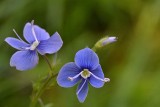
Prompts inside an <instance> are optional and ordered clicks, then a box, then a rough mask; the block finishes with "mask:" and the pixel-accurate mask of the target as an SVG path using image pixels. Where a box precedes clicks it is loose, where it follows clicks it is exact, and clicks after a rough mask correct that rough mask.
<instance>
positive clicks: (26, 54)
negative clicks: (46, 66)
mask: <svg viewBox="0 0 160 107" xmlns="http://www.w3.org/2000/svg"><path fill="white" fill-rule="evenodd" d="M37 63H38V55H37V53H36V51H18V52H16V53H15V54H13V55H12V57H11V60H10V65H11V66H12V67H13V66H15V67H16V69H17V70H20V71H25V70H29V69H32V68H33V67H35V66H36V65H37Z"/></svg>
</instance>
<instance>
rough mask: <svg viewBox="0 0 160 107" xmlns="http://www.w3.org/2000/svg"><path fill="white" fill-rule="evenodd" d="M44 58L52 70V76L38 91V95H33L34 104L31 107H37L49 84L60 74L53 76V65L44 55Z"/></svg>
mask: <svg viewBox="0 0 160 107" xmlns="http://www.w3.org/2000/svg"><path fill="white" fill-rule="evenodd" d="M43 58H44V59H45V60H46V62H47V64H48V66H49V68H50V72H49V73H50V75H49V77H48V78H47V80H46V81H45V82H44V84H43V85H42V86H41V88H40V89H39V90H38V92H37V93H36V94H32V102H31V104H30V107H35V106H36V104H37V102H38V99H39V98H40V96H41V95H42V93H43V92H44V90H45V89H46V87H47V85H48V84H49V82H50V81H51V80H52V79H53V78H54V77H56V76H57V75H58V74H54V75H53V74H52V72H53V69H52V65H51V63H50V62H49V60H48V58H47V57H46V56H45V55H44V56H43Z"/></svg>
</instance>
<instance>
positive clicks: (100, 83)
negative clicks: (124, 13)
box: [89, 65, 104, 88]
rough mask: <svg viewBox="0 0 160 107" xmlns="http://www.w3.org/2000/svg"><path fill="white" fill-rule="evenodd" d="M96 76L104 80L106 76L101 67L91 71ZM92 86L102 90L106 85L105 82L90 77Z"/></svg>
mask: <svg viewBox="0 0 160 107" xmlns="http://www.w3.org/2000/svg"><path fill="white" fill-rule="evenodd" d="M91 72H92V73H93V74H94V75H96V76H97V77H99V78H102V79H104V74H103V71H102V68H101V65H99V66H98V67H97V68H96V69H95V70H92V71H91ZM89 82H90V84H91V85H92V86H93V87H95V88H100V87H102V86H103V85H104V82H103V81H101V80H98V79H96V78H95V77H94V76H92V75H91V76H90V78H89Z"/></svg>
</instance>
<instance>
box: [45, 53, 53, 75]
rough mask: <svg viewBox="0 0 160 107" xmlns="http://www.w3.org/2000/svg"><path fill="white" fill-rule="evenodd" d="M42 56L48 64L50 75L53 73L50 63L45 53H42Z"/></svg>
mask: <svg viewBox="0 0 160 107" xmlns="http://www.w3.org/2000/svg"><path fill="white" fill-rule="evenodd" d="M43 58H44V59H45V61H46V62H47V64H48V66H49V68H50V72H49V75H50V76H51V75H53V73H52V72H53V68H52V64H51V63H50V62H49V59H48V58H47V56H46V55H43Z"/></svg>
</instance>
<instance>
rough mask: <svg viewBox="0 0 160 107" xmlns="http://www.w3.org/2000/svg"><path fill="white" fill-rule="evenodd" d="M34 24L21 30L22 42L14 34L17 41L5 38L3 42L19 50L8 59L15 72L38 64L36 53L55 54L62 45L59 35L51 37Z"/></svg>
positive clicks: (28, 24) (55, 34)
mask: <svg viewBox="0 0 160 107" xmlns="http://www.w3.org/2000/svg"><path fill="white" fill-rule="evenodd" d="M33 23H34V22H33V21H32V22H31V23H26V25H25V26H24V29H23V35H24V38H25V39H26V41H27V42H28V43H26V42H24V41H23V40H22V39H21V38H20V36H18V34H17V33H16V32H15V30H13V31H14V32H15V34H16V35H17V36H18V38H19V39H16V38H12V37H7V38H6V39H5V41H6V42H7V43H8V44H9V45H11V46H12V47H13V48H15V49H17V50H19V51H18V52H16V53H14V54H13V55H12V57H11V59H10V65H11V66H15V67H16V69H17V70H20V71H24V70H29V69H32V68H33V67H35V66H36V65H37V63H38V60H39V58H38V55H37V52H38V53H40V54H41V55H44V54H46V53H48V54H53V53H56V52H57V51H58V50H59V49H60V48H61V47H62V44H63V41H62V39H61V37H60V35H59V34H58V33H57V32H56V33H54V34H53V35H52V36H51V37H50V36H49V34H48V33H47V32H46V31H45V30H44V29H42V28H41V27H39V26H37V25H34V24H33Z"/></svg>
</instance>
